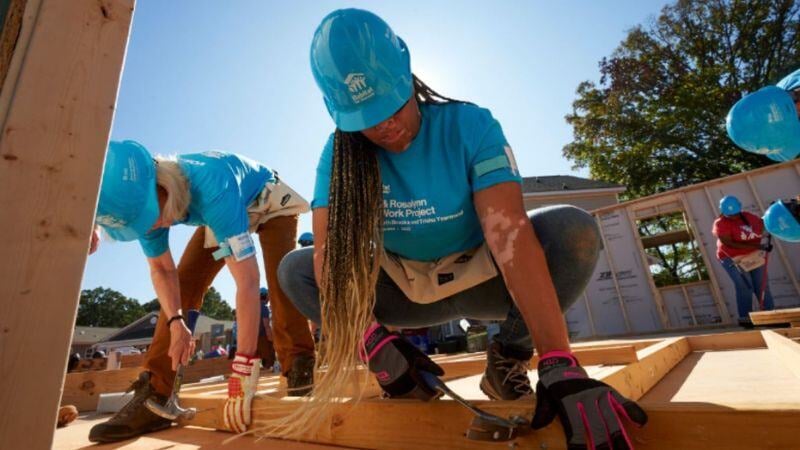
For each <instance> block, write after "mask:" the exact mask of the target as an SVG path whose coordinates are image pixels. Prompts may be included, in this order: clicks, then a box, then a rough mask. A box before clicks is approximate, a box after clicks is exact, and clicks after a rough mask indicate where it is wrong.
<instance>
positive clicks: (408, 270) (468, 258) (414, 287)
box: [381, 242, 499, 304]
mask: <svg viewBox="0 0 800 450" xmlns="http://www.w3.org/2000/svg"><path fill="white" fill-rule="evenodd" d="M381 268H382V269H383V270H384V271H385V272H386V274H387V275H389V277H390V278H391V279H392V281H394V282H395V284H396V285H397V286H398V287H399V288H400V290H401V291H403V293H404V294H405V295H406V297H408V299H409V300H411V301H412V302H414V303H422V304H428V303H433V302H437V301H439V300H443V299H445V298H447V297H450V296H451V295H454V294H457V293H459V292H462V291H465V290H467V289H469V288H471V287H474V286H477V285H479V284H481V283H483V282H484V281H488V280H491V279H492V278H494V277H496V276H498V275H499V272H498V271H497V266H496V265H495V263H494V259H493V258H492V254H491V252H490V251H489V246H488V245H486V242H484V243H483V244H482V245H480V246H478V247H475V248H473V249H471V250H467V251H465V252H458V253H454V254H452V255H449V256H445V257H444V258H440V259H437V260H435V261H414V260H410V259H406V258H403V257H402V256H399V255H397V254H395V253H391V252H388V251H385V250H384V252H383V253H382V255H381Z"/></svg>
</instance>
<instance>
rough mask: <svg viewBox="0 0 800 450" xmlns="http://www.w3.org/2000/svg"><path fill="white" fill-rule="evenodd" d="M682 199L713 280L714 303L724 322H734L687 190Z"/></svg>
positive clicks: (712, 294) (687, 222) (698, 246)
mask: <svg viewBox="0 0 800 450" xmlns="http://www.w3.org/2000/svg"><path fill="white" fill-rule="evenodd" d="M709 196H710V194H709V193H708V190H706V198H707V199H708V198H710V197H709ZM680 200H681V204H682V205H683V211H684V212H685V213H686V216H687V217H688V218H689V220H688V221H686V226H687V227H689V228H690V229H691V230H692V233H693V234H694V235H695V236H696V237H697V240H696V241H695V242H696V243H697V249H698V250H700V257H701V258H702V260H703V264H704V265H705V266H706V272H707V273H708V278H709V280H711V297H713V298H714V304H715V305H717V312H719V316H720V318H721V319H722V323H725V324H728V323H732V320H731V315H730V313H729V312H728V304H727V303H725V298H724V297H723V296H722V290H721V289H720V288H719V280H717V274H716V272H714V270H713V268H712V267H711V266H710V261H711V258H710V257H709V256H708V252H707V251H706V246H705V245H703V242H702V241H701V240H700V233H698V231H697V230H696V229H695V228H696V227H697V220H696V219H695V216H694V212H692V208H691V205H690V204H689V200H688V199H687V198H686V193H685V192H681V195H680ZM712 208H713V206H712Z"/></svg>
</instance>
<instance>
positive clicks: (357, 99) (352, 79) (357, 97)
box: [344, 72, 375, 103]
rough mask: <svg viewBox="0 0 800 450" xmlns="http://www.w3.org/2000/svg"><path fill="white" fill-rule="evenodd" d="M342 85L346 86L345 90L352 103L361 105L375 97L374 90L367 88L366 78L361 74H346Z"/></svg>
mask: <svg viewBox="0 0 800 450" xmlns="http://www.w3.org/2000/svg"><path fill="white" fill-rule="evenodd" d="M344 84H346V85H347V89H348V90H349V91H350V97H351V98H352V99H353V103H361V102H363V101H364V100H367V99H369V98H371V97H373V96H374V95H375V90H374V89H372V87H370V86H367V77H366V76H365V75H364V74H363V73H360V72H352V73H349V74H347V78H345V79H344Z"/></svg>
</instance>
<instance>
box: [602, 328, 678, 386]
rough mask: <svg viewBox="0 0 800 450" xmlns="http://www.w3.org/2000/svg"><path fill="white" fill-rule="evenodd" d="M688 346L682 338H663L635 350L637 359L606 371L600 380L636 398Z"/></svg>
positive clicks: (661, 376) (663, 373)
mask: <svg viewBox="0 0 800 450" xmlns="http://www.w3.org/2000/svg"><path fill="white" fill-rule="evenodd" d="M690 351H691V347H690V346H689V341H688V340H687V339H686V338H685V337H676V338H669V339H665V340H663V341H662V342H660V343H658V344H654V345H652V346H650V347H647V348H646V349H644V350H640V351H639V352H638V357H639V361H638V362H634V363H630V364H628V365H626V366H622V367H619V368H616V369H614V370H611V371H609V372H608V373H606V374H605V375H603V376H602V377H600V380H601V381H604V382H605V383H608V384H609V385H611V386H614V387H615V388H616V389H617V390H618V391H619V393H620V394H622V395H624V396H625V397H628V398H630V399H631V400H638V399H640V398H641V397H642V396H643V395H644V394H645V393H646V392H647V391H649V390H650V388H652V387H653V386H655V384H656V383H658V382H659V381H660V380H661V379H662V378H664V376H665V375H666V374H667V373H668V372H669V371H670V370H672V368H673V367H675V365H677V364H678V363H679V362H681V360H682V359H683V358H684V357H685V356H686V355H688V354H689V352H690Z"/></svg>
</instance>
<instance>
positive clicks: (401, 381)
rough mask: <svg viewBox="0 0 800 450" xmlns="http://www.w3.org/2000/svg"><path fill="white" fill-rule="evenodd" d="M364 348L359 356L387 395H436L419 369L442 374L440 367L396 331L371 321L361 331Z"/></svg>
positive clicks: (426, 398)
mask: <svg viewBox="0 0 800 450" xmlns="http://www.w3.org/2000/svg"><path fill="white" fill-rule="evenodd" d="M364 349H365V350H366V354H363V353H362V355H361V356H362V359H363V360H365V361H366V362H367V365H368V367H369V370H370V372H372V373H374V374H375V377H376V378H377V379H378V384H380V385H381V388H382V389H383V392H384V393H385V394H386V396H387V397H390V398H416V399H419V400H424V401H428V400H431V399H433V398H436V397H438V396H439V395H440V394H439V393H438V392H437V391H435V390H434V389H433V388H432V387H430V386H428V384H427V383H425V380H424V379H423V378H422V376H421V375H420V371H422V370H424V371H426V372H430V373H432V374H434V375H437V376H442V375H444V370H442V368H441V367H439V365H438V364H436V363H435V362H433V361H431V359H430V358H428V356H427V355H426V354H424V353H422V352H421V351H420V350H419V349H418V348H417V347H414V346H413V345H412V344H411V343H410V342H408V341H407V340H406V339H405V338H403V336H401V335H400V334H399V333H394V332H390V331H389V330H387V329H386V328H384V327H383V326H381V325H380V324H378V323H373V324H372V325H371V326H370V327H369V329H368V330H367V332H366V333H364Z"/></svg>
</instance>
